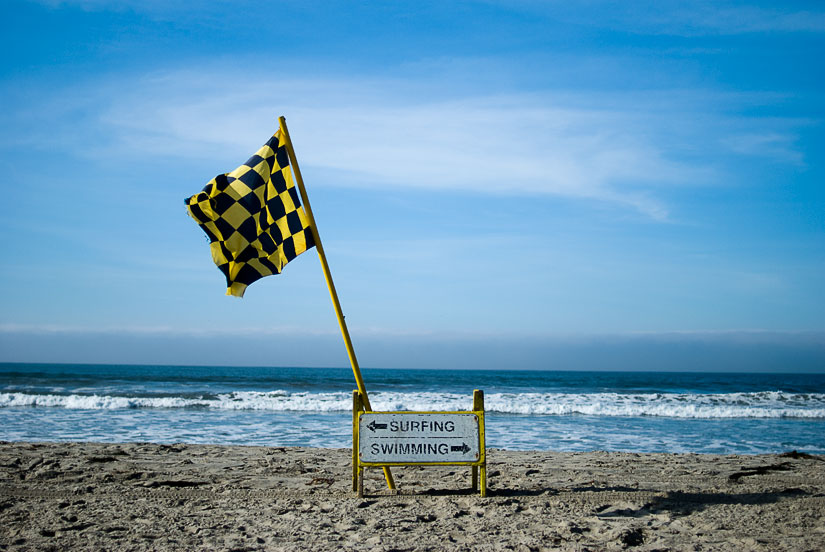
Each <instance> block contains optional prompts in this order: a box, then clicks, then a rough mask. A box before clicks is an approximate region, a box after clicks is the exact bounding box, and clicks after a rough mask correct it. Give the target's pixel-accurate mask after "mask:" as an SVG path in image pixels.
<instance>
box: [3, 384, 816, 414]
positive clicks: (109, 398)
mask: <svg viewBox="0 0 825 552" xmlns="http://www.w3.org/2000/svg"><path fill="white" fill-rule="evenodd" d="M370 398H371V402H372V405H373V408H374V409H375V410H379V411H380V410H390V411H396V410H467V409H469V408H470V405H471V401H470V398H469V397H468V396H467V395H463V394H462V395H459V394H455V393H433V392H430V393H396V392H388V391H385V392H376V393H372V394H371V395H370ZM485 405H486V409H487V411H488V412H496V413H502V414H525V415H548V416H565V415H576V414H579V415H589V416H658V417H667V418H825V394H821V393H807V394H802V393H786V392H781V391H766V392H759V393H729V394H678V393H650V394H641V393H640V394H620V393H490V394H488V395H487V396H486V397H485ZM10 407H46V408H68V409H81V410H82V409H87V410H101V409H109V410H117V409H130V408H160V409H169V408H175V409H214V410H270V411H295V412H338V411H341V412H344V411H349V410H351V409H352V396H351V395H350V394H349V393H345V392H333V393H304V392H301V393H289V392H287V391H283V390H276V391H268V392H262V391H236V392H232V393H225V394H220V395H214V396H204V397H180V396H134V397H129V396H117V395H96V394H89V395H83V394H70V395H60V394H31V393H23V392H15V393H0V408H10Z"/></svg>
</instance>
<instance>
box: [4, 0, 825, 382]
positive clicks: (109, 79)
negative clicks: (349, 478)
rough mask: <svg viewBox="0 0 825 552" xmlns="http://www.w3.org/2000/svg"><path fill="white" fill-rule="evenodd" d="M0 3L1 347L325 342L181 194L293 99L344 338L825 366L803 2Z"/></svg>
mask: <svg viewBox="0 0 825 552" xmlns="http://www.w3.org/2000/svg"><path fill="white" fill-rule="evenodd" d="M262 4H263V5H264V7H262V6H261V5H262ZM0 16H2V18H3V21H5V22H6V30H5V32H4V33H3V36H2V37H0V43H2V52H3V54H2V64H1V65H0V101H2V105H3V106H4V107H3V109H2V110H1V111H0V169H1V170H2V173H3V175H4V178H3V180H2V184H0V186H2V190H3V196H4V201H2V202H1V203H0V231H2V233H3V235H4V240H3V243H4V245H5V247H4V250H5V259H4V262H3V263H2V265H0V307H2V308H0V361H31V362H37V361H44V362H60V361H65V362H119V363H185V364H213V363H214V364H227V363H229V364H241V365H244V364H265V365H309V366H345V365H346V364H347V359H346V354H345V351H344V348H343V344H342V342H341V340H340V336H339V334H338V329H337V324H336V321H335V316H334V312H333V310H332V306H331V303H330V301H329V296H328V294H327V291H326V287H325V285H324V281H323V276H322V273H321V270H320V265H319V263H318V260H317V255H316V254H315V253H314V251H313V252H310V253H309V254H305V255H302V256H300V257H299V258H298V259H296V260H295V261H293V262H292V263H290V264H289V265H288V266H287V267H286V269H285V271H284V273H283V274H281V275H280V276H277V277H270V278H265V279H263V280H261V281H259V282H257V283H255V284H254V285H253V286H251V287H250V288H249V290H248V291H247V293H246V296H245V298H244V299H242V300H238V299H234V298H230V297H226V296H224V295H223V293H224V281H223V276H222V275H221V274H220V272H219V271H218V270H217V268H216V267H215V266H214V265H213V264H212V262H211V258H210V256H209V251H208V244H207V241H206V239H205V237H204V236H203V234H202V232H201V231H200V229H198V228H197V226H196V224H195V223H194V222H193V221H192V220H191V219H189V217H188V216H187V215H186V213H185V208H184V205H183V199H184V198H185V197H188V196H189V195H191V194H193V193H195V192H197V191H199V190H200V189H201V188H202V187H203V186H204V185H205V184H206V182H207V181H209V180H210V179H211V178H212V177H214V176H215V175H216V174H218V173H222V172H226V171H229V170H231V169H233V168H235V167H236V166H238V165H239V164H240V163H242V162H243V161H245V160H246V158H247V157H249V155H250V154H251V153H253V152H254V151H255V150H257V148H258V147H259V146H260V145H261V144H263V143H264V142H265V141H266V140H267V139H268V137H269V136H270V135H271V134H272V132H274V131H275V130H276V128H277V117H278V116H279V115H284V116H285V117H286V118H287V121H288V124H289V128H290V133H291V135H292V138H293V142H294V145H295V148H296V151H297V155H298V160H299V162H300V164H301V169H302V172H303V176H304V180H305V182H306V184H307V187H308V191H309V194H310V198H311V200H312V206H313V210H314V211H315V215H316V218H317V221H318V226H319V230H320V233H321V237H322V239H323V241H324V245H325V248H326V250H327V254H328V258H329V262H330V265H331V268H332V273H333V276H334V278H335V282H336V285H337V287H338V291H339V295H340V299H341V302H342V305H343V308H344V312H345V313H346V315H347V321H348V324H349V327H350V330H351V332H352V336H353V341H354V343H355V347H356V352H357V353H358V356H359V359H360V361H361V364H362V365H363V366H371V367H425V368H438V367H446V366H460V367H483V368H491V367H502V368H548V369H570V368H596V369H598V368H612V369H633V368H644V369H671V368H679V369H712V370H724V369H737V370H747V369H753V370H768V369H771V370H773V369H778V370H815V371H823V370H825V292H823V289H825V286H823V283H822V282H823V281H825V189H824V188H823V182H825V170H824V169H825V161H823V152H825V126H823V121H825V64H823V63H822V61H821V60H822V58H823V55H825V8H823V7H822V5H821V3H817V2H784V3H781V4H780V3H768V2H761V3H760V2H724V1H721V2H668V1H664V2H636V3H615V2H600V1H588V2H530V1H513V2H496V1H466V2H426V1H425V2H374V3H355V2H351V3H350V2H289V3H282V2H268V3H261V2H232V3H226V2H212V3H209V2H204V3H201V2H197V3H192V2H186V1H181V2H175V3H171V2H161V1H155V0H142V1H131V0H121V1H110V2H104V1H102V0H101V1H97V0H86V1H83V0H77V1H71V0H67V1H58V0H52V1H49V0H43V1H28V2H25V1H16V0H10V1H7V2H4V3H3V4H2V6H1V7H0Z"/></svg>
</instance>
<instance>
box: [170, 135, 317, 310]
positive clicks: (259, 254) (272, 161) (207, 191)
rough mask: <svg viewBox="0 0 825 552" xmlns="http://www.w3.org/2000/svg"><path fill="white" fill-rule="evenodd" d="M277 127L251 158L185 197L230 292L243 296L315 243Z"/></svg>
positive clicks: (227, 291)
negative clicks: (197, 191) (255, 284)
mask: <svg viewBox="0 0 825 552" xmlns="http://www.w3.org/2000/svg"><path fill="white" fill-rule="evenodd" d="M286 140H287V138H286V136H284V133H283V131H281V130H278V132H276V133H275V134H274V136H272V138H270V140H269V141H268V142H267V143H266V144H264V146H263V147H261V149H259V150H258V151H257V152H256V153H255V155H253V156H252V157H251V158H250V159H249V161H247V162H246V163H244V164H243V165H241V166H240V167H238V168H237V169H235V170H234V171H232V172H229V173H226V174H221V175H218V176H216V177H215V178H213V179H212V180H210V181H209V183H208V184H207V185H206V187H205V188H204V189H203V191H202V192H200V193H198V194H195V195H193V196H192V197H190V198H189V199H187V200H186V205H187V209H188V211H189V215H190V216H191V217H192V218H193V219H195V221H197V223H198V225H199V226H200V227H201V228H203V231H204V232H206V235H207V236H208V237H209V241H210V249H211V250H212V259H213V260H214V261H215V264H216V265H218V268H219V269H220V270H221V272H223V273H224V275H225V276H226V285H227V290H226V294H227V295H235V296H236V297H243V294H244V291H246V287H247V286H248V285H249V284H251V283H252V282H254V281H256V280H258V279H260V278H263V277H264V276H269V275H270V274H279V273H280V272H281V270H283V268H284V266H286V264H287V263H288V262H289V261H291V260H292V259H294V258H295V257H297V256H298V255H300V254H301V253H303V252H304V251H306V250H307V249H310V248H311V247H313V246H314V245H315V240H314V239H313V237H312V229H311V227H310V222H309V218H308V217H307V215H306V213H305V212H304V209H303V207H301V201H300V199H299V197H298V192H297V190H296V189H295V183H294V182H293V179H292V171H291V170H290V167H289V156H288V154H287V147H286Z"/></svg>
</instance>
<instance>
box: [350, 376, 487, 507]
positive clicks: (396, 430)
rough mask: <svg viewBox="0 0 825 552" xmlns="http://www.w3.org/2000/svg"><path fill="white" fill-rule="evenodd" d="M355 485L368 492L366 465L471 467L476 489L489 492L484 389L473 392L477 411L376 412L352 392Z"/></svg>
mask: <svg viewBox="0 0 825 552" xmlns="http://www.w3.org/2000/svg"><path fill="white" fill-rule="evenodd" d="M352 451H353V453H352V456H353V458H352V462H353V490H354V491H357V492H358V496H359V497H361V496H363V494H364V490H363V483H364V478H363V474H364V468H366V467H373V466H377V467H382V468H386V467H388V466H453V465H459V466H470V467H471V477H472V488H473V490H476V489H478V487H479V473H480V475H481V478H480V479H481V490H480V493H481V496H486V494H487V489H486V479H487V478H486V455H485V449H484V393H483V392H482V391H479V390H476V391H475V392H474V393H473V410H470V411H454V412H442V411H435V412H371V411H366V410H365V409H364V405H363V403H362V402H361V398H360V394H359V393H358V391H354V392H353V449H352Z"/></svg>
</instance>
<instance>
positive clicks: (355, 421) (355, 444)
mask: <svg viewBox="0 0 825 552" xmlns="http://www.w3.org/2000/svg"><path fill="white" fill-rule="evenodd" d="M367 411H369V409H368V408H366V407H365V404H364V400H363V396H362V395H361V393H360V392H359V391H358V390H355V391H353V392H352V490H353V491H354V492H356V493H357V494H358V497H359V498H362V497H363V496H364V470H365V469H366V468H369V467H378V468H384V469H385V470H386V468H388V467H390V466H470V476H471V486H472V489H473V491H476V490H477V491H479V494H480V495H481V496H482V497H485V496H487V450H486V447H485V441H484V392H483V391H481V390H479V389H476V390H475V391H473V409H472V410H459V411H441V410H438V411H423V412H422V411H409V410H404V411H392V412H386V411H383V412H379V411H369V412H370V413H371V414H474V415H475V416H476V417H477V418H478V439H479V443H478V450H479V455H478V459H477V460H473V461H454V462H426V461H425V462H410V461H407V462H364V461H362V460H361V458H360V456H359V454H358V450H359V435H358V426H359V420H360V418H361V415H362V414H364V413H365V412H367Z"/></svg>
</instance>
